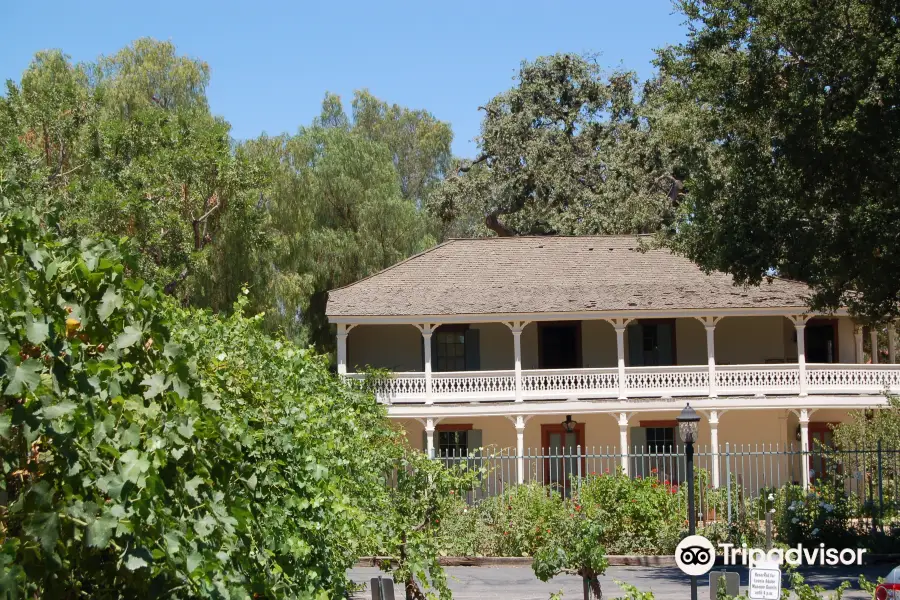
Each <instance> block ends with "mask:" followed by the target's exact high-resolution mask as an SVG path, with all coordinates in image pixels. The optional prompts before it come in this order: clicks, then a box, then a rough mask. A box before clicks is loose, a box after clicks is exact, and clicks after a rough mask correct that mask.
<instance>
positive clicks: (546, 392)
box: [522, 369, 619, 399]
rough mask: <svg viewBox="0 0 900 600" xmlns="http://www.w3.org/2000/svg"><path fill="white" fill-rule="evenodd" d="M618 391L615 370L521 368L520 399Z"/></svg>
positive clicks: (610, 394)
mask: <svg viewBox="0 0 900 600" xmlns="http://www.w3.org/2000/svg"><path fill="white" fill-rule="evenodd" d="M618 393H619V372H618V369H558V370H551V369H532V370H526V371H522V395H523V397H524V398H547V399H554V398H568V397H570V396H572V395H576V394H577V395H588V394H589V395H591V396H594V397H602V396H609V397H613V396H616V395H618Z"/></svg>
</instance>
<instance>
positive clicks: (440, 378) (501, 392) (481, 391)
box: [431, 371, 516, 401]
mask: <svg viewBox="0 0 900 600" xmlns="http://www.w3.org/2000/svg"><path fill="white" fill-rule="evenodd" d="M431 390H432V395H433V396H434V400H435V401H443V400H463V399H465V400H468V399H472V398H475V399H482V400H508V399H510V398H514V397H515V394H516V372H515V371H456V372H442V373H433V374H432V376H431Z"/></svg>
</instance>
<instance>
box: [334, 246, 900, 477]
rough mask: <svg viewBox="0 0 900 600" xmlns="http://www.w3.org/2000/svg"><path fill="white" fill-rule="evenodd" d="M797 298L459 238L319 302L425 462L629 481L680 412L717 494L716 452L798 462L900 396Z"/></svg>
mask: <svg viewBox="0 0 900 600" xmlns="http://www.w3.org/2000/svg"><path fill="white" fill-rule="evenodd" d="M808 293H809V289H808V287H807V286H806V285H805V284H802V283H798V282H794V281H787V280H784V279H778V278H773V279H772V280H771V281H768V282H764V283H763V284H762V285H760V286H758V287H736V286H735V285H734V283H733V280H732V278H731V277H730V276H728V275H726V274H723V273H716V272H714V273H709V274H707V273H704V272H703V271H702V270H701V269H700V268H699V267H697V265H695V264H694V263H692V262H691V261H689V260H687V259H685V258H682V257H680V256H676V255H674V254H672V253H671V252H669V251H667V250H663V249H652V250H646V249H644V248H643V247H642V241H641V239H640V238H637V237H634V236H608V237H607V236H590V237H515V238H484V239H458V240H451V241H448V242H446V243H443V244H441V245H439V246H436V247H434V248H432V249H431V250H428V251H426V252H423V253H421V254H419V255H416V256H413V257H412V258H410V259H408V260H405V261H403V262H401V263H398V264H396V265H394V266H392V267H390V268H388V269H385V270H384V271H381V272H380V273H377V274H375V275H372V276H371V277H368V278H366V279H363V280H361V281H358V282H356V283H353V284H351V285H348V286H346V287H343V288H340V289H336V290H332V291H331V292H330V294H329V301H328V308H327V315H328V318H329V319H330V321H331V322H332V323H335V324H336V326H337V343H338V345H337V347H338V351H337V357H338V371H339V372H340V373H342V374H347V376H348V377H359V376H360V375H359V372H360V371H361V370H362V369H363V368H364V367H366V366H370V367H375V368H383V369H388V370H390V371H392V372H393V373H394V375H393V377H391V378H390V379H388V380H387V381H384V382H382V384H381V387H380V391H379V394H378V397H379V400H380V401H382V402H384V403H385V404H387V405H388V414H389V415H390V417H391V418H392V419H396V420H397V421H398V422H399V423H401V424H402V426H403V427H404V428H405V429H406V431H407V432H408V437H409V439H410V441H411V442H412V443H413V444H414V445H421V446H420V447H422V448H423V449H424V450H426V451H428V452H430V453H432V454H435V453H440V454H442V455H447V454H457V453H465V452H466V451H467V450H469V449H472V448H476V447H481V446H485V447H487V446H493V447H498V448H507V449H509V452H510V453H511V454H514V455H515V456H518V457H522V456H523V454H527V453H529V451H530V450H529V449H537V448H541V449H545V450H544V451H545V452H546V451H547V450H546V449H551V450H556V451H558V450H560V449H563V450H564V449H566V448H568V449H572V448H575V447H578V448H591V447H609V446H612V447H614V448H616V449H617V452H618V454H619V456H620V458H621V466H622V468H624V469H625V470H626V471H627V470H628V469H629V468H630V467H631V468H633V463H630V462H629V460H628V455H629V453H634V452H636V451H639V450H638V449H640V448H642V447H659V446H663V447H671V446H673V445H677V444H678V441H677V440H678V436H677V431H676V429H675V420H674V419H675V417H676V415H677V414H678V412H679V411H680V410H681V409H682V408H683V407H684V406H685V403H686V402H688V401H689V402H690V404H691V405H692V406H693V407H694V408H695V409H696V410H697V411H698V412H700V413H701V414H702V415H703V417H704V418H703V421H702V423H701V425H700V433H699V437H700V439H699V443H700V444H701V445H706V446H708V447H710V448H712V455H713V456H712V462H711V465H712V470H713V473H712V478H713V482H714V484H716V485H718V483H719V480H720V473H719V470H720V469H719V465H718V459H717V452H718V449H719V448H721V447H723V446H724V444H725V443H731V444H758V445H763V446H764V445H766V444H768V445H769V447H772V446H775V445H777V447H782V448H784V447H789V446H790V445H791V444H797V445H798V446H799V447H800V449H801V450H806V449H807V448H809V447H810V445H811V444H812V443H813V441H814V440H815V439H819V440H820V441H827V438H828V436H829V433H830V430H829V425H830V424H833V423H837V422H840V421H842V420H845V419H846V418H847V415H848V410H851V409H858V408H863V407H875V406H879V405H883V404H884V403H885V395H884V394H885V391H886V390H887V389H890V390H893V391H897V390H898V388H900V368H898V365H894V364H867V361H866V359H865V357H864V353H863V329H862V328H861V327H859V326H857V325H856V324H855V323H854V321H853V320H852V319H851V318H850V317H849V316H848V315H847V312H846V311H845V310H839V311H837V312H835V313H834V314H828V315H818V314H812V313H810V311H809V309H808V308H807V299H806V297H807V295H808ZM891 333H893V328H891ZM871 339H872V344H873V345H874V347H877V343H878V342H877V336H875V334H874V332H872V338H871ZM889 345H890V349H889V354H890V362H891V363H893V362H894V356H895V352H894V338H893V335H891V336H890V344H889ZM872 356H873V358H874V360H873V361H872V362H874V363H877V357H878V353H877V352H875V353H872ZM564 419H566V423H565V424H564V423H563V420H564ZM801 462H802V463H803V465H802V467H801V470H802V473H798V474H797V475H796V476H795V479H799V478H800V477H802V478H803V481H808V480H809V478H810V473H809V471H810V468H811V467H810V464H811V463H810V462H809V461H801ZM524 470H526V467H524V466H523V463H522V461H521V459H520V462H519V467H518V471H519V472H518V475H517V477H518V480H519V481H520V482H521V481H522V480H523V479H525V478H526V477H527V474H526V473H524V472H523V471H524Z"/></svg>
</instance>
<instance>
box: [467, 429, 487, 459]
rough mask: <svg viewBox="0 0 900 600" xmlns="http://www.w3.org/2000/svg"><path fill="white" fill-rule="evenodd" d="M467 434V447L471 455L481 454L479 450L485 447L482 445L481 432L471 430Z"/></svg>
mask: <svg viewBox="0 0 900 600" xmlns="http://www.w3.org/2000/svg"><path fill="white" fill-rule="evenodd" d="M466 434H467V435H466V445H467V446H468V449H469V454H480V453H481V451H480V450H479V448H481V446H482V445H483V444H482V443H481V437H482V436H481V430H480V429H470V430H469V431H467V432H466Z"/></svg>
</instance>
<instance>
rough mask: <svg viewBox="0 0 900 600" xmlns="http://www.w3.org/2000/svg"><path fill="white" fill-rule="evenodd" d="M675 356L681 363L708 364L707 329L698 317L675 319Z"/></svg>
mask: <svg viewBox="0 0 900 600" xmlns="http://www.w3.org/2000/svg"><path fill="white" fill-rule="evenodd" d="M675 356H676V357H677V358H678V364H679V365H705V364H706V329H705V328H704V327H703V323H701V322H700V321H698V320H697V319H675Z"/></svg>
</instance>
